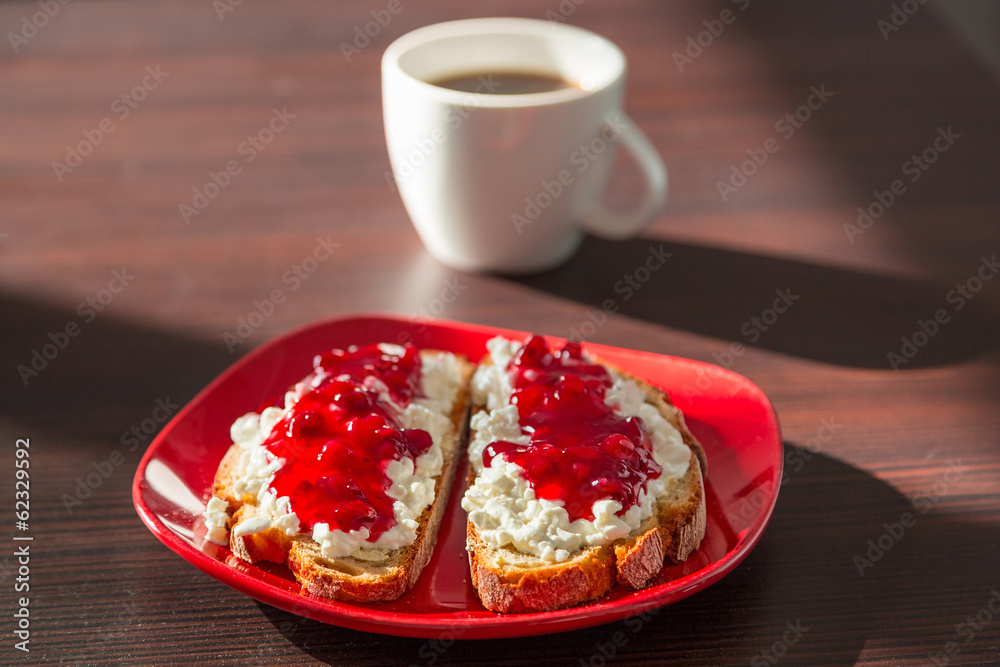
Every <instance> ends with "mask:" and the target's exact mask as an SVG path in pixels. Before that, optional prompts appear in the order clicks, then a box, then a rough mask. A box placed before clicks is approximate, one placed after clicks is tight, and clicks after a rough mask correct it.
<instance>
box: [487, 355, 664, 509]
mask: <svg viewBox="0 0 1000 667" xmlns="http://www.w3.org/2000/svg"><path fill="white" fill-rule="evenodd" d="M507 374H508V376H509V377H510V383H511V387H512V388H513V390H514V391H513V394H512V395H511V399H510V402H511V403H512V404H513V405H516V406H517V411H518V414H519V415H520V420H521V429H522V432H523V433H525V434H527V435H530V437H531V441H530V442H529V443H528V444H527V445H518V444H515V443H512V442H506V441H498V442H494V443H492V444H490V445H488V446H487V447H486V449H485V450H484V451H483V463H484V464H485V465H486V466H487V467H488V466H489V465H490V462H491V461H492V460H493V457H494V456H496V455H497V454H503V456H504V458H505V459H506V460H507V461H509V462H511V463H514V464H516V465H518V466H520V467H521V469H523V470H524V476H525V478H526V479H527V481H528V483H529V484H530V485H531V488H532V489H534V490H535V495H536V496H537V497H539V498H545V499H546V500H562V501H563V502H564V503H565V508H566V511H567V512H568V513H569V519H570V521H576V520H577V519H587V520H588V521H593V520H594V513H593V504H594V502H595V501H597V500H602V499H611V500H616V501H618V502H619V503H621V506H622V510H621V511H620V512H618V514H624V513H625V511H626V510H628V508H630V507H632V506H633V505H635V504H636V502H637V500H638V495H639V491H640V489H642V488H643V486H644V485H645V483H646V480H648V479H654V478H657V477H659V476H660V466H659V465H658V464H657V463H656V461H655V460H653V455H652V445H651V443H650V440H649V435H648V434H647V433H646V429H645V427H644V425H643V422H642V419H640V418H639V417H627V418H624V419H623V418H621V417H619V416H617V415H616V414H615V412H614V411H613V410H612V409H611V408H610V407H608V406H607V405H606V404H605V403H604V393H605V391H606V390H607V388H608V387H610V386H611V385H612V380H611V376H610V375H609V374H608V372H607V370H605V369H604V368H603V367H602V366H599V365H597V364H592V363H589V362H588V361H587V360H586V359H584V358H583V353H582V351H581V349H580V344H579V343H572V342H570V343H566V345H565V346H563V348H562V350H560V352H559V353H558V354H553V353H552V352H551V351H550V350H549V347H548V344H547V343H546V342H545V339H544V338H542V337H541V336H532V337H531V338H529V339H528V340H527V342H525V344H524V345H523V346H522V347H521V349H520V350H518V352H517V354H516V355H515V356H514V358H513V359H511V361H510V364H509V365H508V366H507Z"/></svg>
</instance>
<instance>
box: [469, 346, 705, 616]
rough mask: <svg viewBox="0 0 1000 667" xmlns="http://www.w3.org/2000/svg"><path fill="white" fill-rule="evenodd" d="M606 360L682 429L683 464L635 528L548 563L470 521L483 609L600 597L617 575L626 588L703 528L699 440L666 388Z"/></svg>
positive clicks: (529, 608)
mask: <svg viewBox="0 0 1000 667" xmlns="http://www.w3.org/2000/svg"><path fill="white" fill-rule="evenodd" d="M604 366H605V367H606V368H609V369H611V370H614V371H615V372H616V373H618V374H619V375H621V376H623V377H626V378H628V379H630V380H632V381H633V382H635V383H636V384H637V385H638V386H639V387H641V388H642V389H643V391H644V392H645V394H646V401H647V402H648V403H650V404H652V405H654V406H655V407H656V408H657V410H658V411H659V412H660V414H661V415H663V417H664V419H666V420H667V421H668V422H670V424H671V425H672V426H673V427H674V428H676V429H677V430H678V431H679V432H680V434H681V437H682V438H683V440H684V444H685V445H687V446H688V448H689V449H690V450H691V460H690V462H689V464H688V469H687V472H686V473H685V474H684V476H683V477H682V478H680V479H679V480H676V482H675V483H674V484H672V485H671V487H670V488H669V489H668V491H667V493H665V494H664V495H663V496H662V497H660V498H658V499H657V502H656V505H655V507H654V511H653V514H652V515H651V516H649V517H648V518H647V519H646V520H645V521H643V522H642V524H641V525H640V526H639V528H638V529H637V530H635V531H633V532H632V533H631V534H630V535H628V536H627V537H625V538H622V539H620V540H616V541H615V542H612V543H611V544H608V545H604V546H600V547H588V548H585V549H581V550H578V551H576V552H574V553H573V554H571V556H570V559H569V560H567V561H564V562H561V563H547V562H545V561H542V560H540V559H537V558H533V557H530V556H527V555H525V554H520V553H518V552H517V551H515V550H514V549H513V548H512V547H510V546H506V547H502V548H499V549H498V548H495V547H492V546H490V545H488V544H486V543H485V542H484V541H483V540H482V538H481V536H480V535H479V532H478V531H477V530H476V527H475V525H474V524H473V523H472V522H471V521H469V522H468V527H467V532H466V535H467V541H466V549H467V550H468V552H469V567H470V569H471V571H472V583H473V586H474V587H475V588H476V592H477V593H478V594H479V598H480V600H481V601H482V603H483V606H485V607H486V608H487V609H490V610H492V611H496V612H501V613H514V612H534V611H549V610H553V609H561V608H564V607H571V606H574V605H577V604H580V603H583V602H587V601H590V600H594V599H596V598H599V597H601V596H602V595H604V594H605V593H607V592H608V591H609V590H611V588H612V586H613V585H614V583H615V582H616V581H617V582H619V583H621V584H623V585H625V586H629V587H630V588H634V589H639V588H644V587H646V586H648V585H650V584H651V583H652V582H653V581H654V579H655V578H656V576H657V575H658V574H659V573H660V571H661V570H662V569H663V564H664V561H665V559H668V558H669V559H670V561H672V562H674V563H680V562H683V561H684V560H686V559H687V558H688V557H689V556H690V555H691V553H693V552H694V551H695V550H696V549H697V548H698V546H699V545H700V544H701V541H702V539H703V538H704V536H705V528H706V523H707V515H706V509H705V486H704V476H705V472H706V470H707V460H706V457H705V453H704V450H703V448H702V447H701V444H700V443H698V441H697V440H696V439H695V437H694V436H693V435H692V434H691V432H690V430H688V428H687V425H686V424H685V423H684V416H683V415H682V414H681V412H680V411H679V410H678V409H677V408H676V407H675V406H674V405H673V403H671V402H670V399H669V397H668V396H667V394H666V393H665V392H663V391H661V390H660V389H657V388H656V387H653V386H652V385H650V384H649V383H647V382H645V381H643V380H640V379H639V378H636V377H635V376H633V375H632V374H630V373H626V372H624V371H622V370H620V369H618V368H614V367H612V366H610V365H608V364H604ZM482 407H483V406H478V405H477V406H474V408H473V409H474V410H479V409H482ZM473 437H474V435H473ZM469 477H470V479H469V483H470V484H471V483H473V482H474V479H475V473H474V471H473V470H472V468H471V466H470V470H469Z"/></svg>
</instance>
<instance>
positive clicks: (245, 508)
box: [213, 350, 474, 602]
mask: <svg viewBox="0 0 1000 667" xmlns="http://www.w3.org/2000/svg"><path fill="white" fill-rule="evenodd" d="M437 353H438V351H437V350H422V351H421V359H422V361H423V362H425V363H427V362H428V361H429V360H430V359H431V358H432V357H433V356H435V355H437ZM456 357H457V358H458V359H459V362H460V366H461V377H462V384H461V389H460V390H459V393H458V396H456V399H455V404H454V406H453V410H452V414H451V423H452V427H451V429H450V432H449V433H448V435H447V436H446V437H445V439H444V442H442V455H443V458H444V462H443V464H442V468H441V474H440V475H439V476H438V477H437V479H436V481H435V485H434V501H433V502H432V503H431V505H429V506H428V507H427V508H425V509H424V511H423V512H422V513H421V514H420V517H419V518H418V520H417V524H418V526H417V531H416V532H417V536H416V539H415V540H414V542H413V543H412V544H410V545H408V546H405V547H401V548H399V549H394V550H391V551H388V552H387V556H386V558H385V560H381V561H368V560H360V559H357V558H354V557H353V556H344V557H340V558H326V557H325V556H323V554H322V552H321V550H320V545H319V544H318V543H317V542H316V541H314V540H313V539H312V537H311V536H309V535H306V534H300V535H296V536H292V537H289V536H287V535H285V533H284V532H283V531H281V530H279V529H277V528H274V527H271V528H268V529H266V530H264V531H261V532H259V533H255V534H253V535H244V536H237V535H235V534H234V533H233V531H232V529H233V528H234V527H235V526H237V525H238V524H239V523H241V522H242V521H244V520H246V519H251V518H254V517H255V516H258V513H259V510H258V508H257V505H256V498H254V497H253V496H246V497H243V498H237V497H235V493H234V492H233V485H234V482H235V481H236V480H237V479H238V477H239V470H238V468H239V460H240V450H241V448H240V446H239V445H236V444H234V445H232V446H231V447H230V448H229V450H228V451H227V452H226V454H225V456H224V457H223V458H222V461H221V462H220V464H219V468H218V470H217V472H216V475H215V482H214V484H213V494H214V495H215V496H216V497H217V498H221V499H222V500H224V501H225V502H226V503H227V504H228V506H229V513H230V515H231V518H230V520H229V526H228V527H229V529H230V533H229V535H230V537H229V546H230V549H231V550H232V552H233V553H234V554H235V555H236V556H238V557H239V558H240V559H242V560H244V561H246V562H248V563H255V562H258V561H271V562H275V563H284V562H287V564H288V567H289V569H290V570H291V571H292V573H293V574H294V575H295V578H296V580H298V582H299V583H300V584H301V585H302V589H301V592H302V593H303V594H312V595H317V596H320V597H325V598H331V599H334V600H340V601H345V602H382V601H389V600H395V599H396V598H398V597H399V596H401V595H402V594H403V593H405V592H406V591H407V590H409V589H410V588H411V587H412V586H413V585H414V584H415V583H416V581H417V578H418V577H419V576H420V573H421V571H422V570H423V569H424V567H425V566H426V565H427V563H428V561H429V560H430V557H431V554H432V553H433V550H434V544H435V543H436V541H437V535H438V529H439V528H440V525H441V519H442V518H443V516H444V510H445V507H446V506H447V503H448V496H449V494H450V492H451V488H452V486H453V484H454V480H455V470H456V467H457V463H458V460H459V458H460V455H461V452H462V451H463V450H464V443H465V439H466V438H467V436H468V412H469V379H470V378H471V376H472V371H473V369H474V367H473V365H472V364H471V363H469V362H468V360H466V359H465V358H464V357H461V356H460V355H456Z"/></svg>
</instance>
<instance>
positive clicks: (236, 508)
mask: <svg viewBox="0 0 1000 667" xmlns="http://www.w3.org/2000/svg"><path fill="white" fill-rule="evenodd" d="M313 366H314V368H313V371H312V372H311V373H310V374H309V375H308V376H306V377H305V378H304V379H303V380H302V381H301V382H298V383H297V384H295V386H294V387H292V388H291V389H290V390H289V391H288V392H286V393H285V395H284V396H283V397H280V398H279V399H277V400H275V401H274V402H273V404H272V405H269V406H266V407H263V409H259V411H258V412H250V413H248V414H245V415H243V416H242V417H240V418H238V419H237V420H236V421H235V422H234V423H233V426H232V429H231V436H232V440H233V444H232V446H231V447H230V448H229V450H228V451H227V453H226V455H225V457H224V458H223V459H222V462H221V463H220V464H219V468H218V470H217V472H216V475H215V483H214V486H213V497H212V498H211V499H210V500H209V503H208V507H207V510H206V512H205V514H204V517H205V524H206V529H207V536H206V537H207V539H209V540H210V541H213V542H216V543H219V544H228V546H229V547H230V549H231V550H232V552H233V553H234V554H235V555H236V556H237V557H239V558H241V559H242V560H244V561H246V562H248V563H255V562H258V561H271V562H275V563H283V562H287V564H288V566H289V568H290V569H291V571H292V572H293V573H294V575H295V577H296V579H297V580H298V581H299V583H301V584H302V591H303V593H312V594H314V595H319V596H323V597H327V598H333V599H336V600H344V601H362V602H376V601H385V600H393V599H396V598H398V597H399V596H400V595H402V594H403V593H404V592H405V591H406V590H408V589H409V588H410V587H412V586H413V584H414V583H415V582H416V580H417V577H418V576H419V575H420V572H421V570H423V568H424V566H425V565H426V564H427V562H428V560H429V559H430V555H431V552H432V550H433V548H434V544H435V541H436V539H437V533H438V527H439V526H440V523H441V518H442V515H443V513H444V508H445V504H446V502H447V498H448V494H449V492H450V490H451V486H452V482H453V480H454V475H455V464H456V461H457V459H458V457H459V455H460V453H461V451H462V450H463V447H462V446H460V445H461V443H462V438H463V436H464V435H465V429H466V422H467V419H468V407H469V391H468V384H469V378H470V376H471V374H472V370H473V366H472V364H470V363H469V362H468V361H467V360H466V359H465V358H464V357H461V356H459V355H455V354H452V353H450V352H442V351H437V350H418V349H417V348H415V347H412V346H405V347H404V346H400V345H391V344H378V345H366V346H361V347H358V346H352V347H349V348H347V349H346V350H332V351H330V352H327V353H324V354H321V355H318V356H317V357H316V358H315V360H314V362H313Z"/></svg>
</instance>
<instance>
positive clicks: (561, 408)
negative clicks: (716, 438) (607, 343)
mask: <svg viewBox="0 0 1000 667" xmlns="http://www.w3.org/2000/svg"><path fill="white" fill-rule="evenodd" d="M487 347H488V350H489V354H488V355H487V357H486V358H485V359H484V360H483V361H482V363H481V364H480V365H479V367H478V368H477V370H476V372H475V374H474V376H473V380H472V400H473V416H472V420H471V423H470V429H471V433H470V441H469V448H468V451H469V488H468V491H467V492H466V494H465V496H464V498H463V499H462V507H463V508H464V509H465V510H466V512H468V518H469V520H468V526H467V550H468V552H469V563H470V567H471V572H472V583H473V586H474V587H475V589H476V591H477V593H478V594H479V597H480V599H481V600H482V602H483V605H484V606H486V608H488V609H490V610H493V611H497V612H527V611H545V610H551V609H559V608H563V607H569V606H572V605H576V604H580V603H582V602H586V601H588V600H593V599H595V598H598V597H600V596H602V595H604V594H605V593H607V592H608V591H609V590H610V589H611V587H612V586H613V585H614V584H615V582H616V581H617V582H620V583H621V584H623V585H625V586H628V587H631V588H635V589H638V588H643V587H645V586H648V585H649V584H650V583H652V582H653V581H654V579H655V578H656V576H657V575H658V574H659V572H660V570H661V569H662V568H663V565H664V562H665V560H667V561H669V562H674V563H679V562H682V561H684V560H686V559H687V558H688V556H690V554H691V553H692V552H693V551H695V550H696V549H697V548H698V546H699V545H700V544H701V541H702V539H703V538H704V535H705V525H706V514H705V488H704V474H705V470H706V462H705V456H704V452H703V450H702V448H701V446H700V445H699V444H698V442H697V441H696V440H695V438H694V437H693V436H692V435H691V433H690V431H688V429H687V427H686V426H685V424H684V417H683V415H682V414H681V413H680V411H678V410H677V408H675V407H674V406H673V404H671V402H670V400H669V398H668V397H667V395H666V394H665V393H664V392H663V391H661V390H660V389H657V388H655V387H653V386H651V385H649V384H648V383H646V382H644V381H642V380H640V379H638V378H636V377H634V376H632V375H629V374H628V373H625V372H623V371H621V370H617V369H615V368H613V367H611V366H608V365H606V364H601V363H599V362H598V361H597V360H595V359H592V358H590V357H588V356H587V355H584V354H583V352H582V349H581V346H580V345H579V343H567V344H566V345H565V346H564V347H563V348H562V349H561V350H559V351H553V350H551V349H550V348H549V346H548V344H547V343H546V341H545V339H543V338H541V337H540V336H531V337H529V338H528V339H526V340H525V341H523V342H521V341H512V340H507V339H504V338H501V337H497V338H494V339H492V340H490V341H489V342H488V343H487Z"/></svg>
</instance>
